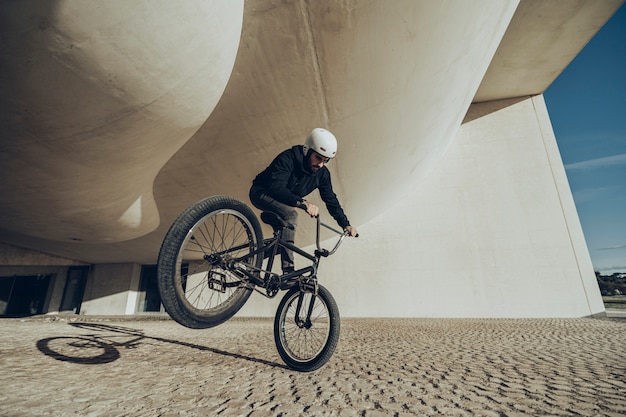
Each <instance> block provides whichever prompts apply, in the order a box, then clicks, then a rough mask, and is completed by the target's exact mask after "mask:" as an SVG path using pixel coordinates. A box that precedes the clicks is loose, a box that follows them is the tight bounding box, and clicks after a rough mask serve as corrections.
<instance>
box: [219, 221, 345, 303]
mask: <svg viewBox="0 0 626 417" xmlns="http://www.w3.org/2000/svg"><path fill="white" fill-rule="evenodd" d="M316 221H317V228H316V238H315V243H316V247H317V249H316V250H315V252H314V254H313V255H311V254H310V253H308V252H305V251H304V250H302V249H301V248H299V247H297V246H295V245H293V244H291V243H289V242H286V241H284V240H283V239H282V232H283V230H282V229H278V230H275V231H274V236H273V237H271V238H267V239H263V244H262V246H261V247H259V248H258V249H256V250H254V251H252V252H250V253H248V254H246V255H244V256H241V257H238V258H233V259H230V260H228V261H226V262H224V259H223V256H224V255H227V254H228V253H231V252H235V251H238V250H241V249H244V248H245V247H246V246H244V245H242V246H237V247H234V248H230V249H228V250H226V251H223V252H219V253H215V254H213V255H211V256H210V258H208V259H207V260H208V261H209V262H211V263H214V264H222V265H223V266H224V267H225V269H228V270H230V271H232V272H234V273H235V274H237V275H238V276H240V277H241V278H242V279H244V277H245V278H248V279H249V281H250V282H252V284H254V286H257V287H261V288H264V289H266V293H263V292H261V291H258V290H257V291H258V292H259V293H261V294H263V295H264V296H266V297H269V298H272V297H274V296H275V295H276V294H277V293H278V291H279V290H288V289H290V288H293V287H295V286H297V285H300V287H301V289H302V290H303V291H313V292H317V290H316V287H317V267H318V265H319V261H320V259H321V258H322V257H327V256H330V255H332V254H334V253H335V252H336V251H337V249H338V248H339V246H340V245H341V243H342V242H343V240H344V239H345V238H346V236H348V233H347V232H342V231H339V230H337V229H334V228H333V227H331V226H329V225H327V224H325V223H323V222H322V221H321V220H320V217H319V216H316ZM321 226H324V227H325V228H327V229H329V230H332V231H333V232H335V233H337V234H339V235H341V237H340V238H339V240H338V241H337V242H336V243H335V246H334V247H333V249H332V250H330V251H329V250H327V249H323V248H322V247H321V244H320V230H321ZM280 248H285V249H288V250H292V251H293V252H295V253H297V254H299V255H300V256H302V257H304V258H306V259H308V260H309V261H311V262H312V264H311V265H309V266H307V267H304V268H300V269H298V270H295V271H293V272H290V273H287V274H283V275H278V274H276V273H273V272H272V267H273V266H274V259H275V258H276V255H278V251H279V249H280ZM261 254H263V257H264V258H268V261H267V265H266V269H259V268H255V267H254V266H252V265H250V264H249V263H248V262H247V260H248V259H249V258H251V257H254V256H257V255H261ZM224 263H225V265H224ZM307 274H308V275H307ZM302 278H305V279H304V280H303V279H302ZM216 285H217V284H216ZM220 285H221V284H220ZM237 285H239V284H237ZM253 289H255V290H256V288H253Z"/></svg>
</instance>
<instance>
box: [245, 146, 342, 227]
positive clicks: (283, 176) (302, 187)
mask: <svg viewBox="0 0 626 417" xmlns="http://www.w3.org/2000/svg"><path fill="white" fill-rule="evenodd" d="M305 162H306V161H305V156H304V152H303V151H302V145H297V146H294V147H292V148H291V149H287V150H285V151H283V152H281V153H280V154H279V155H278V156H277V157H276V158H274V160H273V161H272V163H271V164H270V166H269V167H267V168H266V169H265V170H264V171H263V172H261V173H260V174H259V175H257V176H256V178H255V179H254V180H253V181H252V186H253V187H261V188H263V189H264V190H265V193H266V194H267V195H269V196H270V197H272V198H274V199H276V200H278V201H280V202H281V203H283V204H287V205H288V206H292V207H296V206H297V205H298V203H299V202H300V200H302V198H303V197H305V196H307V195H308V194H310V193H311V192H312V191H313V190H315V189H316V188H317V189H319V192H320V196H321V197H322V200H323V201H324V203H325V204H326V208H327V209H328V212H329V213H330V215H331V216H333V218H334V219H335V220H336V221H337V224H339V226H341V227H346V226H349V225H350V222H349V221H348V218H347V217H346V215H345V213H344V212H343V209H342V208H341V205H340V204H339V200H337V195H336V194H335V192H334V191H333V185H332V183H331V181H330V171H328V168H326V167H325V166H324V167H322V168H321V169H319V170H318V171H317V172H311V171H310V170H309V169H308V167H306V166H305Z"/></svg>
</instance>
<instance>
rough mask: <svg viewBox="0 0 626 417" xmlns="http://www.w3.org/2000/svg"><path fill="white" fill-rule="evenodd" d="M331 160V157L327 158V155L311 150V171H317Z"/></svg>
mask: <svg viewBox="0 0 626 417" xmlns="http://www.w3.org/2000/svg"><path fill="white" fill-rule="evenodd" d="M329 160H330V158H326V157H325V156H322V155H320V154H318V153H317V152H315V151H313V152H311V155H310V156H309V164H310V168H311V171H312V172H316V171H317V170H318V169H320V168H321V167H323V166H324V164H326V163H328V161H329Z"/></svg>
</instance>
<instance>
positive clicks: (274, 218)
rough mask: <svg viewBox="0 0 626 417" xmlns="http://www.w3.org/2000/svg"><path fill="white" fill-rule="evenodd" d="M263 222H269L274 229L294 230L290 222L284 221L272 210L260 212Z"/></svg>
mask: <svg viewBox="0 0 626 417" xmlns="http://www.w3.org/2000/svg"><path fill="white" fill-rule="evenodd" d="M261 220H262V221H263V223H266V224H269V225H270V226H272V228H273V229H274V230H280V229H284V228H288V229H291V230H294V229H295V227H294V226H293V224H291V223H287V222H286V221H284V220H283V219H282V218H281V217H280V216H279V215H278V214H276V213H274V212H273V211H264V212H262V213H261Z"/></svg>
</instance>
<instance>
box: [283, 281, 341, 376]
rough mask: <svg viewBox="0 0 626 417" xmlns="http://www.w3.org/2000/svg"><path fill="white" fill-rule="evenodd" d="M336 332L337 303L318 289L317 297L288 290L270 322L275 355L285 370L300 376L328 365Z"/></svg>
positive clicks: (321, 288) (336, 335)
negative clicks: (285, 367) (297, 373)
mask: <svg viewBox="0 0 626 417" xmlns="http://www.w3.org/2000/svg"><path fill="white" fill-rule="evenodd" d="M309 313H310V314H309ZM339 331H340V320H339V309H338V308H337V303H336V302H335V299H334V298H333V296H332V295H331V294H330V292H329V291H328V290H327V289H326V288H324V287H323V286H321V285H318V291H317V295H314V294H313V293H312V292H301V291H300V289H299V288H293V289H291V290H290V291H289V292H288V293H287V294H286V295H285V296H284V297H283V299H282V300H281V302H280V304H279V306H278V310H277V312H276V318H275V319H274V340H275V342H276V348H277V349H278V354H279V355H280V357H281V358H282V359H283V361H285V363H286V364H287V366H289V367H290V368H291V369H295V370H297V371H302V372H310V371H314V370H316V369H318V368H320V367H321V366H323V365H324V364H325V363H326V362H328V360H329V359H330V358H331V356H332V355H333V353H334V352H335V348H336V347H337V343H338V341H339Z"/></svg>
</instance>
